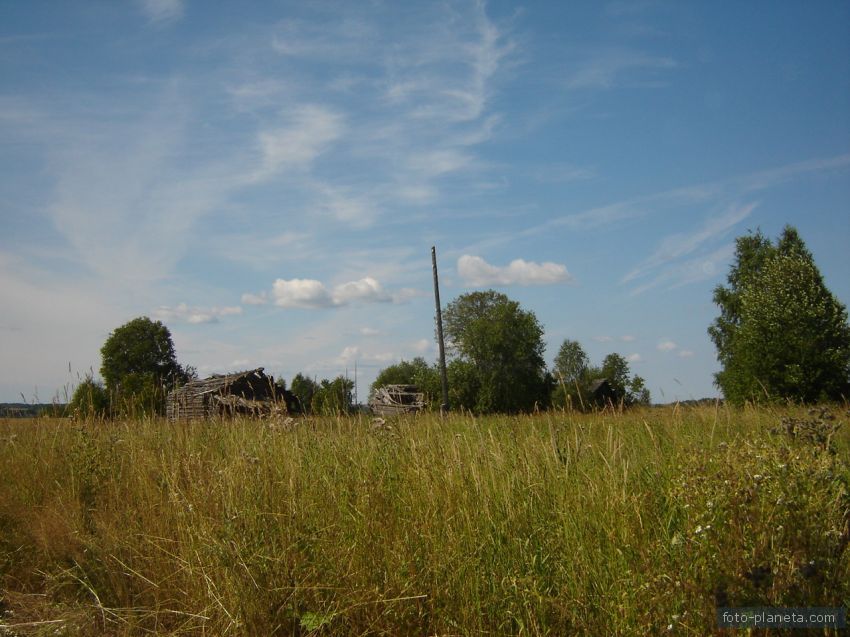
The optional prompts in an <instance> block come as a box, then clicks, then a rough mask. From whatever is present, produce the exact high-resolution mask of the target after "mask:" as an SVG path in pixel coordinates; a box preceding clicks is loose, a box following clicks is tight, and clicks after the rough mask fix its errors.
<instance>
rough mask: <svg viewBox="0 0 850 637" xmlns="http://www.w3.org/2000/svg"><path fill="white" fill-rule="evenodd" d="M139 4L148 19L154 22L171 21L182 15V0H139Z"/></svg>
mask: <svg viewBox="0 0 850 637" xmlns="http://www.w3.org/2000/svg"><path fill="white" fill-rule="evenodd" d="M139 4H140V6H141V9H142V11H143V12H144V14H145V15H146V16H147V17H148V20H150V21H151V22H153V23H156V24H161V23H166V22H171V21H173V20H177V19H179V18H180V17H181V16H182V15H183V0H141V1H140V3H139Z"/></svg>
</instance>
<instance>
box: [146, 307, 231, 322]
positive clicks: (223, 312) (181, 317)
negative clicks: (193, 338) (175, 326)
mask: <svg viewBox="0 0 850 637" xmlns="http://www.w3.org/2000/svg"><path fill="white" fill-rule="evenodd" d="M153 314H154V317H155V318H157V319H159V320H161V321H180V322H183V323H190V324H193V325H199V324H201V323H218V321H219V320H220V319H221V317H223V316H235V315H239V314H242V308H241V307H240V306H238V305H236V306H226V307H211V308H202V307H190V306H189V305H187V304H186V303H180V304H179V305H177V306H175V307H169V306H167V305H161V306H159V307H158V308H157V309H156V310H155V311H154V313H153Z"/></svg>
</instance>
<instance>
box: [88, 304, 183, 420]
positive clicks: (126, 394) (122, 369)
mask: <svg viewBox="0 0 850 637" xmlns="http://www.w3.org/2000/svg"><path fill="white" fill-rule="evenodd" d="M100 353H101V356H102V365H101V368H100V374H101V376H103V379H104V381H105V383H106V390H107V392H108V393H109V396H110V399H111V400H112V406H113V411H116V412H118V413H126V412H128V411H142V412H144V413H162V411H163V410H164V407H165V395H166V393H167V392H168V390H169V389H171V388H172V387H175V386H177V385H179V384H181V383H185V382H186V381H188V380H189V379H190V378H193V377H194V376H195V370H194V368H192V367H187V368H183V367H182V366H181V365H180V364H179V363H178V362H177V358H176V355H175V353H174V343H173V342H172V340H171V332H169V331H168V328H167V327H166V326H165V325H163V324H162V322H161V321H151V320H150V319H149V318H148V317H146V316H142V317H139V318H136V319H133V320H132V321H130V322H129V323H125V324H124V325H122V326H121V327H119V328H116V329H115V331H113V332H112V333H110V334H109V337H108V338H107V339H106V342H105V343H104V344H103V347H102V348H101V349H100Z"/></svg>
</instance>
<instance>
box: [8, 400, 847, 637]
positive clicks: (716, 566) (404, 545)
mask: <svg viewBox="0 0 850 637" xmlns="http://www.w3.org/2000/svg"><path fill="white" fill-rule="evenodd" d="M845 410H846V407H844V408H836V409H834V410H833V413H835V414H836V416H837V417H838V418H837V420H841V419H846V413H845ZM822 416H823V414H821V413H820V412H818V413H815V414H811V413H807V412H806V411H805V410H803V409H771V408H762V409H744V410H734V409H731V408H726V407H722V406H721V407H717V408H712V407H694V408H659V409H647V410H644V411H640V410H637V411H631V412H625V413H622V414H619V413H607V414H606V413H603V414H592V415H581V414H568V413H544V414H539V415H535V416H525V417H507V416H494V417H486V418H474V417H472V416H463V415H452V416H451V417H449V418H447V419H446V420H443V421H441V420H440V419H439V417H437V416H424V417H418V418H408V419H401V420H397V421H388V422H387V423H386V424H385V425H383V426H375V425H373V423H372V421H371V419H370V418H368V417H362V418H338V419H332V418H322V419H318V418H317V419H313V418H308V419H304V420H297V421H296V422H295V423H290V424H288V425H286V424H283V423H277V424H275V423H260V422H252V421H248V420H245V421H234V422H204V423H192V424H179V425H173V424H169V423H166V422H163V421H133V422H115V423H95V422H85V423H79V422H77V423H72V422H67V421H66V422H63V421H56V420H53V421H51V420H30V421H2V422H0V476H2V478H0V625H3V626H5V628H0V634H3V631H5V634H8V635H16V634H20V635H102V634H107V635H144V634H158V635H307V634H311V635H566V634H579V635H582V634H583V635H644V634H661V633H665V634H668V633H672V634H680V635H705V634H712V633H714V632H717V629H716V623H715V606H716V605H717V604H720V605H729V606H756V605H763V606H844V607H848V606H850V549H847V543H848V522H850V494H848V485H850V467H848V458H850V432H848V427H846V426H845V427H840V428H839V429H838V430H837V432H836V433H834V434H832V433H831V432H832V430H833V429H834V422H835V421H832V420H829V419H825V418H823V417H822ZM791 418H796V420H790V419H791ZM819 634H823V632H821V633H819ZM827 634H829V633H827Z"/></svg>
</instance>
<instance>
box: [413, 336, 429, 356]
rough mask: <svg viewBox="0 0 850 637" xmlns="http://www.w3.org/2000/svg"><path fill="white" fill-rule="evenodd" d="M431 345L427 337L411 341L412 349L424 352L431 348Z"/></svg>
mask: <svg viewBox="0 0 850 637" xmlns="http://www.w3.org/2000/svg"><path fill="white" fill-rule="evenodd" d="M432 345H433V343H432V342H431V341H429V340H428V339H427V338H420V339H419V340H418V341H416V342H415V343H413V351H415V352H419V353H420V354H424V353H425V352H427V351H429V350H430V349H431V348H432Z"/></svg>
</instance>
